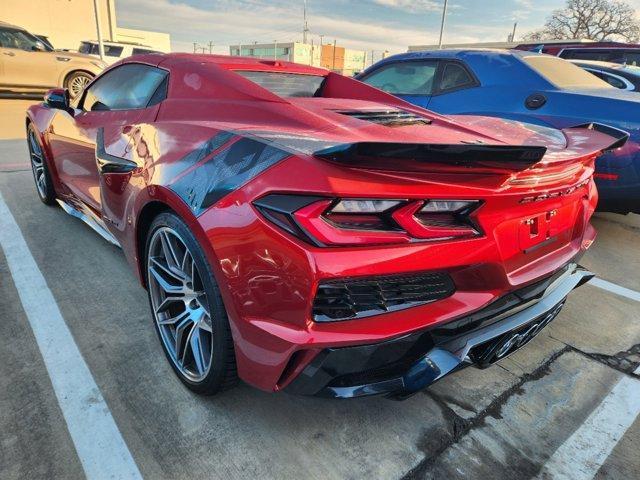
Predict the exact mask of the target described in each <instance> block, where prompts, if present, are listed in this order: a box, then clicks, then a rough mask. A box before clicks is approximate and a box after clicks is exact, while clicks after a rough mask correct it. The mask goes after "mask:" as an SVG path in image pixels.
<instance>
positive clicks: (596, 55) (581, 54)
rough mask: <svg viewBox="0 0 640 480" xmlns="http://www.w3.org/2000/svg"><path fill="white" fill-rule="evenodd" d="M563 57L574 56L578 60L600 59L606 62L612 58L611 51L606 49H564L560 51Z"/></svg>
mask: <svg viewBox="0 0 640 480" xmlns="http://www.w3.org/2000/svg"><path fill="white" fill-rule="evenodd" d="M560 57H561V58H572V59H576V60H598V61H600V62H606V61H608V60H609V59H610V58H611V52H609V51H604V50H573V49H569V50H563V51H562V52H560Z"/></svg>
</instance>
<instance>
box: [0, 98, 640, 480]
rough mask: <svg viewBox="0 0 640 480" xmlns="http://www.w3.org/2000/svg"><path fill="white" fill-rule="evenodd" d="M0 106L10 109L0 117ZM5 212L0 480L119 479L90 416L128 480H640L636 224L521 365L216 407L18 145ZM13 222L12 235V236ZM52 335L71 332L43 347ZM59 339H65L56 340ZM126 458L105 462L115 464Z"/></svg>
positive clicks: (619, 235) (9, 157) (231, 396)
mask: <svg viewBox="0 0 640 480" xmlns="http://www.w3.org/2000/svg"><path fill="white" fill-rule="evenodd" d="M7 102H10V101H8V100H5V101H2V100H0V117H1V116H2V115H5V113H3V112H7V111H9V110H5V106H6V105H7ZM10 108H11V109H12V111H15V110H19V109H20V108H22V106H20V107H17V106H16V104H11V105H10ZM12 115H13V113H12ZM5 120H6V118H5ZM10 123H11V124H12V125H18V126H19V125H20V120H19V119H18V120H16V119H15V118H12V119H11V122H10ZM16 132H18V133H16V134H15V136H19V135H21V134H22V133H21V131H20V129H19V127H16ZM5 136H8V135H5ZM3 205H4V206H5V207H6V209H7V210H8V214H6V215H5V216H4V219H0V226H2V225H4V229H5V234H4V236H3V235H2V232H0V239H3V240H2V242H0V360H1V361H0V478H1V479H3V480H4V479H7V480H10V479H22V478H30V479H35V478H47V479H50V478H64V479H75V478H83V477H85V476H87V477H88V478H111V476H110V475H109V473H110V472H107V471H100V470H96V465H100V459H99V458H98V459H97V460H95V459H94V461H93V463H92V460H91V458H90V455H91V454H95V451H96V448H95V445H92V444H91V441H90V439H91V437H92V435H93V434H94V433H95V435H98V434H99V433H100V431H101V429H102V428H103V427H102V426H101V424H97V423H95V422H89V421H87V420H86V419H87V418H90V415H92V414H93V413H91V412H94V413H95V409H94V410H92V409H91V408H92V406H94V407H95V405H97V406H98V409H99V412H98V413H99V414H100V415H102V417H101V418H103V419H104V418H106V419H109V418H110V419H112V421H113V425H114V427H113V428H115V433H114V435H115V436H116V437H118V438H119V439H120V440H118V442H120V443H118V445H117V447H118V448H124V449H125V450H126V453H127V454H128V455H130V459H131V462H132V464H131V465H132V469H133V470H131V471H133V472H134V473H135V474H134V473H132V474H131V475H128V477H129V478H135V476H136V475H138V474H139V476H141V477H143V478H148V479H156V478H158V479H164V478H191V479H198V478H224V479H244V478H261V479H271V478H273V479H281V478H308V479H334V478H335V479H344V478H347V479H361V478H362V479H364V478H367V479H370V478H375V479H400V478H411V479H413V478H415V479H422V478H449V479H458V478H461V479H462V478H494V479H502V478H509V479H511V478H518V479H520V478H535V477H537V478H571V479H590V478H612V479H618V478H620V479H622V478H624V479H628V478H638V476H639V472H640V457H639V456H638V454H637V446H638V445H639V444H640V417H639V416H638V413H640V293H638V292H640V274H639V273H638V272H639V271H640V255H639V251H638V248H639V247H638V245H639V244H640V222H639V221H638V217H637V216H627V217H622V216H619V215H599V216H598V218H596V219H595V220H594V225H595V226H596V228H597V230H598V232H599V236H598V239H597V241H596V243H595V244H594V245H593V247H592V249H591V251H589V253H588V254H587V255H586V256H585V258H584V261H583V262H582V263H583V264H584V266H586V267H588V268H590V269H591V270H592V271H594V272H595V273H596V274H597V275H598V277H599V279H600V280H601V282H600V283H598V284H597V285H596V284H593V285H592V284H587V285H585V286H583V287H580V288H579V289H578V290H576V291H575V292H573V293H572V295H571V296H570V297H569V299H568V301H567V304H566V306H565V308H564V310H563V311H562V313H561V314H560V316H559V317H558V318H557V319H556V320H554V322H553V323H552V324H551V325H550V326H549V327H547V328H546V329H545V330H543V332H542V333H541V334H540V335H539V336H538V337H536V338H535V339H534V340H533V341H532V342H531V343H530V344H528V345H527V346H526V347H525V348H523V349H522V350H521V351H519V352H517V353H515V354H514V355H512V356H511V357H509V358H507V359H505V360H503V361H501V362H499V363H498V364H497V365H494V366H493V367H491V368H489V369H486V370H478V369H475V368H468V369H466V370H463V371H460V372H458V373H456V374H454V375H452V376H450V377H448V378H445V379H444V380H442V381H440V382H439V383H437V384H436V385H434V386H432V387H431V388H429V389H427V390H425V391H424V392H423V393H420V394H418V395H416V396H414V397H412V398H410V399H408V400H406V401H402V402H397V401H391V400H387V399H384V398H366V399H357V400H349V401H336V400H325V399H317V398H307V397H296V396H291V395H288V394H285V393H279V394H269V393H264V392H261V391H258V390H255V389H253V388H250V387H248V386H245V385H240V386H239V387H238V388H236V389H234V390H232V391H229V392H226V393H224V394H222V395H219V396H216V397H210V398H203V397H198V396H196V395H194V394H192V393H190V392H189V391H188V390H186V389H185V388H184V387H183V386H182V384H181V383H180V382H179V381H178V379H177V378H176V377H175V375H174V374H173V372H172V371H171V368H170V366H169V364H168V363H167V361H166V359H165V357H164V355H163V353H162V350H161V347H160V344H159V341H158V339H157V337H156V334H155V332H154V330H153V325H152V320H151V316H150V313H149V307H148V303H147V298H146V293H145V291H144V290H143V289H142V288H141V287H140V286H139V285H138V283H137V282H136V279H135V278H134V275H133V273H132V272H131V270H130V269H129V267H128V265H127V264H126V262H125V259H124V257H123V255H122V253H121V251H120V250H118V249H117V248H116V247H114V246H112V245H110V244H109V243H107V242H106V241H104V240H103V239H102V238H101V237H99V236H98V235H96V234H95V233H94V232H93V231H92V230H90V229H89V228H88V227H86V226H85V225H84V224H83V223H81V222H80V221H79V220H77V219H75V218H72V217H70V216H68V215H66V214H65V213H64V212H63V211H62V210H61V209H59V208H57V207H46V206H44V205H43V204H41V203H40V201H39V200H38V198H37V195H36V191H35V186H34V184H33V179H32V176H31V171H30V170H29V165H28V162H27V150H26V145H25V142H24V140H23V139H20V138H17V139H13V140H2V141H0V211H2V208H3ZM5 211H6V210H5ZM3 221H4V223H2V222H3ZM14 226H15V228H16V230H15V232H17V234H16V235H13V234H12V235H11V238H8V237H9V235H7V233H6V232H8V231H9V230H8V229H10V228H14ZM11 231H12V232H13V230H11ZM15 237H19V238H18V240H19V241H18V240H16V238H15ZM21 241H22V242H23V243H20V242H21ZM22 246H24V249H23V250H21V248H22ZM38 275H40V276H38ZM30 282H32V283H30ZM19 289H20V290H21V291H19ZM34 309H35V310H34ZM43 309H44V311H43ZM36 310H37V312H36V313H34V311H36ZM47 315H48V316H49V317H48V316H47ZM48 319H50V322H52V323H48V322H47V320H48ZM36 320H37V321H39V322H40V323H37V321H36ZM53 322H63V323H62V324H55V323H53ZM51 325H62V327H63V328H61V329H56V331H55V332H49V336H48V337H47V336H45V337H43V336H42V335H43V334H42V332H43V331H44V330H43V329H45V330H46V328H47V326H49V327H50V326H51ZM67 329H68V332H69V333H70V334H69V335H66V336H65V335H60V334H59V333H60V332H59V331H58V330H63V331H67ZM47 342H48V343H47ZM76 349H77V350H76ZM70 351H77V352H78V355H77V356H72V355H70V354H69V355H67V353H68V352H70ZM65 362H73V364H71V363H68V364H66V363H65ZM82 365H85V366H86V369H87V370H86V372H85V373H86V374H87V375H88V377H85V376H81V377H79V378H81V381H82V382H84V383H83V384H82V385H78V387H77V388H89V390H90V391H91V392H93V393H92V395H90V396H89V397H88V399H87V400H86V405H85V404H82V405H79V406H78V407H77V408H69V398H67V397H65V396H63V395H60V392H64V391H65V390H64V384H62V386H61V383H60V378H61V376H62V377H64V376H65V375H67V377H68V376H69V372H75V371H76V370H77V369H78V368H79V366H82ZM83 368H84V367H83ZM80 370H81V369H80ZM76 380H77V381H80V380H78V379H77V378H76ZM67 391H68V390H67ZM72 396H73V395H72ZM78 429H80V430H78ZM87 432H88V433H87ZM112 433H113V432H112ZM87 439H89V440H87ZM117 452H119V450H117V448H115V447H114V448H104V449H102V450H100V453H101V455H104V456H106V457H108V456H110V455H116V453H117ZM127 461H128V460H127ZM96 462H97V463H96ZM131 471H130V472H129V473H131ZM96 472H97V473H96ZM102 474H103V475H102ZM125 476H127V475H124V474H123V475H121V477H122V478H124V477H125Z"/></svg>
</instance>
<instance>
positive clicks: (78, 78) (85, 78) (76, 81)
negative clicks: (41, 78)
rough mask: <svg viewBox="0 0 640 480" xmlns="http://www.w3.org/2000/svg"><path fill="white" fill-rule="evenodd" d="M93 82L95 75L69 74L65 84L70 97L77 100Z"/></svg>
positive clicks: (85, 73)
mask: <svg viewBox="0 0 640 480" xmlns="http://www.w3.org/2000/svg"><path fill="white" fill-rule="evenodd" d="M91 80H93V75H91V74H90V73H87V72H73V73H71V74H69V76H68V77H67V79H66V80H65V82H64V87H65V88H66V89H68V90H69V96H70V97H71V98H76V97H78V96H80V95H81V94H82V92H83V90H84V88H85V87H86V86H87V85H89V82H91Z"/></svg>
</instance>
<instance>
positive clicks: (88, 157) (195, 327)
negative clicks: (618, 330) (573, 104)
mask: <svg viewBox="0 0 640 480" xmlns="http://www.w3.org/2000/svg"><path fill="white" fill-rule="evenodd" d="M606 132H608V133H606ZM27 133H28V146H29V149H30V153H31V163H32V167H33V171H34V178H35V181H36V187H37V193H38V195H39V197H40V199H41V200H42V201H43V202H44V203H46V204H54V203H56V202H57V203H59V204H60V205H62V207H63V208H64V209H65V210H66V211H67V212H69V213H71V214H72V215H74V216H77V217H79V218H82V219H84V220H85V221H86V222H87V223H88V224H89V225H91V226H92V227H93V228H94V229H96V230H97V231H98V232H100V233H101V234H102V235H103V236H104V237H105V238H107V239H109V240H111V241H112V242H113V243H115V244H117V245H120V246H121V247H122V249H123V251H124V254H125V256H126V258H127V259H128V261H129V262H130V263H131V266H132V267H133V269H134V271H135V272H136V273H137V275H138V277H139V279H140V281H141V283H142V285H144V286H146V288H147V289H148V294H149V300H150V304H151V310H152V316H153V320H154V322H153V323H154V325H155V328H156V330H157V333H158V335H159V338H160V340H161V344H162V346H163V348H164V350H165V353H166V355H167V357H168V359H169V361H170V363H171V365H172V367H173V369H174V370H175V372H176V373H177V375H178V376H179V377H180V379H181V380H182V381H183V382H184V383H185V385H187V386H188V387H189V388H191V389H192V390H194V391H196V392H199V393H207V394H210V393H215V392H217V391H220V390H221V389H224V388H226V387H228V386H230V385H232V384H233V383H234V382H235V380H236V378H237V375H239V377H240V378H242V379H243V380H245V381H246V382H248V383H250V384H252V385H254V386H257V387H259V388H262V389H264V390H268V391H279V390H287V391H290V392H293V393H300V394H310V395H321V396H328V397H354V396H361V395H371V394H394V395H409V394H412V393H415V392H416V391H419V390H420V389H422V388H424V387H426V386H427V385H429V384H431V383H432V382H434V381H436V380H438V379H439V378H441V377H443V376H444V375H447V374H448V373H451V372H453V371H455V370H457V369H459V368H462V367H464V366H466V365H468V364H472V363H473V364H475V365H478V366H481V367H485V366H488V365H490V364H492V363H494V362H496V361H498V360H499V359H501V358H504V357H505V356H506V355H508V354H510V353H511V352H512V351H514V350H516V349H518V348H520V347H522V346H523V345H524V344H526V343H527V342H528V341H529V340H531V338H533V336H535V335H536V334H537V333H538V332H539V331H540V330H541V329H542V328H543V327H544V326H545V325H547V324H548V323H549V322H550V321H552V320H553V318H554V317H555V316H556V315H557V314H558V312H559V310H560V308H561V307H562V305H563V304H564V301H565V298H566V297H567V295H568V294H569V292H570V291H571V290H572V289H573V288H575V287H577V286H579V285H581V284H582V283H583V282H585V281H586V280H588V279H589V278H590V277H591V274H590V273H588V272H587V271H585V270H584V269H582V268H580V267H579V266H578V265H577V263H576V262H577V259H578V258H579V257H580V255H581V254H582V253H583V252H584V251H585V250H586V249H587V248H588V247H589V246H590V245H591V242H592V241H593V239H594V236H595V232H594V229H593V228H592V227H591V225H590V224H589V219H590V217H591V215H592V213H593V211H594V209H595V204H596V200H597V193H596V189H595V185H594V183H593V180H592V174H593V168H594V159H595V157H596V156H597V155H599V154H600V152H601V151H603V150H606V149H609V148H614V147H616V146H617V145H620V144H621V143H624V142H625V140H626V138H627V137H626V134H625V133H623V132H619V131H615V130H612V129H604V131H601V128H600V127H599V126H591V127H590V128H570V129H567V130H564V131H562V132H560V131H557V130H552V129H545V128H534V129H530V128H528V127H526V126H523V125H517V124H505V122H504V121H502V120H499V119H491V118H473V119H472V118H469V119H468V123H465V122H464V119H463V120H450V119H447V118H445V117H442V116H439V115H434V114H431V113H429V112H427V111H425V110H423V109H421V108H418V107H415V106H413V105H411V104H410V103H408V102H405V101H403V100H400V99H398V98H396V97H394V96H392V95H389V94H386V93H384V92H382V91H380V90H378V89H375V88H372V87H369V86H367V85H365V84H363V83H361V82H358V81H356V80H354V79H351V78H347V77H343V76H341V75H338V74H336V73H331V72H329V71H327V70H324V69H319V68H314V67H309V66H305V65H298V64H294V63H288V62H283V61H270V60H259V59H251V58H242V57H228V56H215V55H190V54H169V55H146V56H144V55H142V56H137V57H132V58H131V59H128V60H127V59H125V60H124V61H123V63H121V64H119V65H117V66H114V67H111V68H110V69H108V70H106V71H105V72H104V73H102V74H101V75H100V76H99V77H98V78H96V79H95V80H94V81H93V82H92V83H91V84H90V85H89V86H88V87H87V88H86V89H85V91H84V93H83V94H82V95H81V96H80V97H79V98H78V99H77V100H75V101H73V102H72V103H69V100H68V97H67V96H66V94H65V91H63V90H52V91H51V92H50V93H49V94H48V96H47V98H46V101H45V103H44V105H34V106H32V107H30V108H29V110H28V112H27ZM111 280H113V281H117V279H111Z"/></svg>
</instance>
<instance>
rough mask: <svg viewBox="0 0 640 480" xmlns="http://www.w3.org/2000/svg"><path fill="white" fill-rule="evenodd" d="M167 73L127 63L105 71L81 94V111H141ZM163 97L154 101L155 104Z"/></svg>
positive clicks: (146, 66) (147, 66)
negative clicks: (82, 97) (136, 109)
mask: <svg viewBox="0 0 640 480" xmlns="http://www.w3.org/2000/svg"><path fill="white" fill-rule="evenodd" d="M166 76H167V72H166V71H165V70H161V69H159V68H155V67H151V66H149V65H142V64H137V63H129V64H126V65H122V66H120V67H117V68H115V69H113V70H110V71H108V72H107V73H105V74H104V75H103V76H102V77H100V78H99V79H98V80H96V81H95V83H93V84H92V85H91V86H90V87H89V88H88V89H87V92H86V93H85V96H84V99H83V101H82V109H83V110H86V111H95V110H126V109H134V108H145V107H147V106H148V105H149V103H150V102H149V101H150V99H151V97H152V96H153V94H154V93H155V92H156V90H157V89H158V86H160V84H161V83H162V82H163V80H164V79H165V77H166ZM163 99H164V98H160V99H154V100H157V101H156V103H158V102H159V101H162V100H163Z"/></svg>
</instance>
